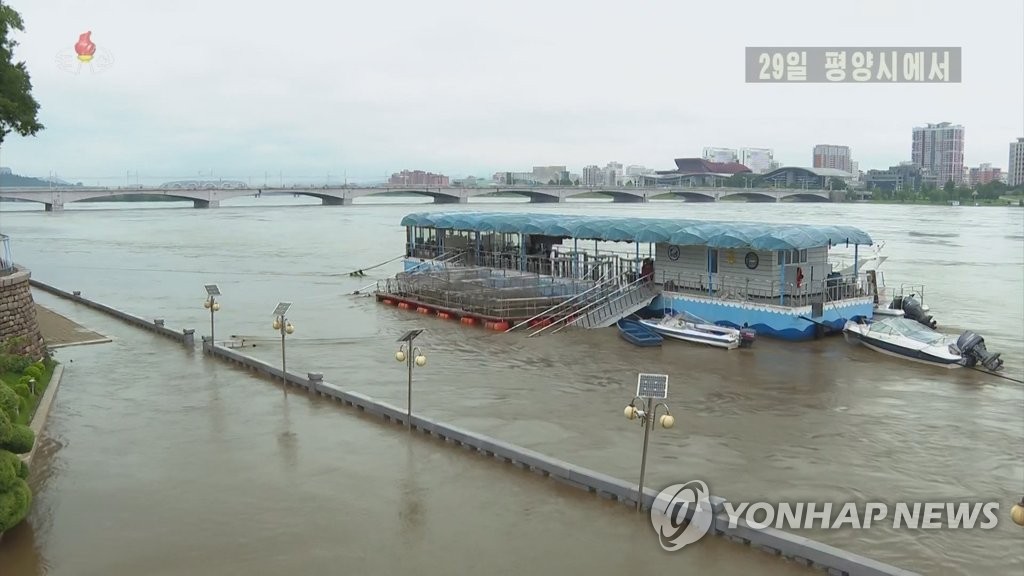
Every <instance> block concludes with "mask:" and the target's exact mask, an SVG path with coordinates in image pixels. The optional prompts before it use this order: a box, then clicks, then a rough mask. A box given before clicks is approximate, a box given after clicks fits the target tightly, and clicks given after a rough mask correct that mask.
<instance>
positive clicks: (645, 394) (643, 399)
mask: <svg viewBox="0 0 1024 576" xmlns="http://www.w3.org/2000/svg"><path fill="white" fill-rule="evenodd" d="M667 397H668V375H665V374H643V373H641V374H640V375H639V376H637V383H636V396H634V397H633V399H632V400H630V402H629V405H628V406H626V409H625V410H623V413H624V414H625V415H626V418H627V419H629V420H635V419H636V418H639V419H640V424H641V425H642V426H643V427H644V450H643V456H642V457H641V460H640V484H639V485H638V486H637V498H636V509H637V512H639V511H641V510H643V503H644V476H645V474H646V472H647V444H648V440H649V438H650V435H651V428H653V427H654V418H655V417H656V416H657V412H658V408H659V407H664V408H665V413H664V414H662V415H661V418H658V423H659V424H660V425H661V427H662V428H666V429H667V428H671V427H672V426H674V425H675V422H676V419H675V417H674V416H672V414H671V413H670V412H669V409H668V404H665V403H664V402H659V403H658V404H657V405H655V403H654V401H655V400H664V399H665V398H667ZM637 400H639V401H640V407H639V408H638V407H637ZM645 403H646V407H645V406H644V404H645Z"/></svg>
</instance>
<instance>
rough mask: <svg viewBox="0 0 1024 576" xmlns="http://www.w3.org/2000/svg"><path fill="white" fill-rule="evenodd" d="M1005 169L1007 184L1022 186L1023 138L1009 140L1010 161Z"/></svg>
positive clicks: (1023, 163)
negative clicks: (1014, 140) (1013, 140)
mask: <svg viewBox="0 0 1024 576" xmlns="http://www.w3.org/2000/svg"><path fill="white" fill-rule="evenodd" d="M1006 171H1007V177H1006V184H1007V186H1011V187H1012V186H1024V138H1017V141H1016V142H1010V162H1009V164H1007V166H1006Z"/></svg>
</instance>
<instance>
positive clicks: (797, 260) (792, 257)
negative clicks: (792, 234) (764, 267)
mask: <svg viewBox="0 0 1024 576" xmlns="http://www.w3.org/2000/svg"><path fill="white" fill-rule="evenodd" d="M776 262H777V263H778V264H779V265H780V266H781V265H782V264H803V263H804V262H807V250H806V249H804V250H797V249H793V250H779V251H778V257H777V259H776Z"/></svg>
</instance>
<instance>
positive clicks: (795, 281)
mask: <svg viewBox="0 0 1024 576" xmlns="http://www.w3.org/2000/svg"><path fill="white" fill-rule="evenodd" d="M401 225H402V226H403V227H405V228H406V259H405V269H406V271H405V272H403V273H401V274H399V275H397V276H396V277H395V278H393V279H389V280H386V281H382V282H380V283H379V284H378V286H377V290H376V297H377V299H378V301H381V302H386V303H391V304H397V305H399V306H401V307H403V308H408V309H415V310H417V311H420V312H421V313H435V314H437V315H442V314H444V315H445V317H448V318H451V319H460V320H462V321H463V323H467V324H474V323H479V324H483V325H486V326H490V327H492V328H494V329H498V330H517V329H520V328H522V327H526V328H528V329H530V330H531V335H536V334H539V333H542V332H548V331H550V332H549V333H552V332H557V331H559V330H562V329H565V328H567V327H570V326H571V327H582V328H600V327H608V326H614V325H615V324H616V322H617V321H618V320H620V319H622V318H625V317H628V316H629V315H631V314H634V313H637V312H640V311H642V310H645V309H646V310H647V311H650V312H655V313H661V312H662V311H663V310H665V309H669V310H671V311H672V313H676V314H679V313H684V312H685V313H689V314H693V315H695V316H698V317H700V318H703V319H706V320H707V321H708V322H709V323H712V324H716V325H719V326H728V327H731V328H736V329H740V328H751V329H753V330H755V331H756V333H757V334H759V335H764V336H769V337H775V338H781V339H785V340H794V341H797V340H807V339H811V338H814V337H816V336H820V335H822V334H824V333H830V332H841V331H842V330H843V328H844V326H845V325H846V322H847V321H848V320H851V319H860V318H868V319H870V318H872V317H873V314H874V312H875V309H876V302H877V300H878V298H879V295H878V294H877V289H875V292H872V291H871V287H870V286H869V285H868V283H867V281H866V278H865V276H864V274H863V273H862V272H861V271H860V270H859V262H860V261H859V258H858V248H859V247H860V246H870V245H871V244H872V239H871V237H870V236H869V235H868V234H867V233H866V232H864V231H862V230H860V229H858V228H855V227H852V226H818V225H812V224H766V223H754V222H732V221H710V220H689V219H661V218H627V217H597V216H580V215H563V214H531V213H504V212H423V213H414V214H409V215H407V216H406V217H405V218H403V219H402V222H401ZM611 243H618V244H615V245H612V246H613V247H612V248H608V246H609V245H611ZM622 243H627V247H626V249H625V250H622ZM602 244H604V246H605V247H604V248H602ZM842 246H846V247H851V246H852V247H853V252H854V254H853V256H854V259H853V264H852V270H851V271H850V272H851V273H849V274H843V273H841V272H839V271H837V270H839V269H837V268H836V267H835V266H834V264H833V263H832V262H830V259H829V255H830V251H831V250H832V249H833V248H837V247H842Z"/></svg>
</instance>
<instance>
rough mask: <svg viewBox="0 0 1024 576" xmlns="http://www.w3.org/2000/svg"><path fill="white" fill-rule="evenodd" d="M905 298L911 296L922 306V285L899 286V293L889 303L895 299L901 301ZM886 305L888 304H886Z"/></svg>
mask: <svg viewBox="0 0 1024 576" xmlns="http://www.w3.org/2000/svg"><path fill="white" fill-rule="evenodd" d="M906 296H913V297H914V298H915V299H916V300H917V301H918V302H920V303H921V305H922V306H924V284H900V287H899V291H898V292H896V293H895V294H894V295H893V297H892V299H890V300H889V302H892V301H893V300H895V299H896V298H899V299H901V300H902V299H903V298H904V297H906ZM886 304H887V305H888V302H886Z"/></svg>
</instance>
